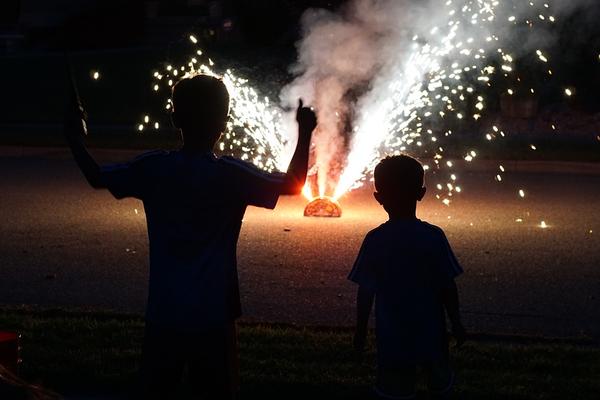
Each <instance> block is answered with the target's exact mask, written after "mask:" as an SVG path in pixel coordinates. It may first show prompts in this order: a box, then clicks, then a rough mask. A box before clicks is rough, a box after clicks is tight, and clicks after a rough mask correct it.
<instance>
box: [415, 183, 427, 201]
mask: <svg viewBox="0 0 600 400" xmlns="http://www.w3.org/2000/svg"><path fill="white" fill-rule="evenodd" d="M425 192H427V188H426V187H425V186H423V187H422V188H421V189H419V192H418V193H417V201H421V200H423V197H425Z"/></svg>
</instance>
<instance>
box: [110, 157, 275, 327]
mask: <svg viewBox="0 0 600 400" xmlns="http://www.w3.org/2000/svg"><path fill="white" fill-rule="evenodd" d="M102 176H103V180H104V182H105V184H106V186H107V188H108V189H109V190H110V192H111V193H112V194H113V195H114V196H115V197H116V198H117V199H121V198H124V197H135V198H138V199H141V200H142V201H143V203H144V209H145V212H146V220H147V224H148V238H149V245H150V277H149V289H148V290H149V292H148V304H147V308H146V319H147V320H148V321H149V322H152V323H154V324H158V325H162V326H166V327H171V328H175V329H180V330H182V331H202V330H205V329H210V328H214V327H219V326H223V324H226V323H228V322H230V321H232V320H234V319H236V318H238V317H239V316H240V315H241V306H240V295H239V287H238V274H237V264H236V245H237V240H238V236H239V233H240V228H241V224H242V218H243V216H244V212H245V210H246V207H247V206H248V205H253V206H258V207H265V208H270V209H273V208H275V204H276V203H277V199H278V197H279V194H280V192H281V185H282V183H283V181H284V176H285V175H284V174H280V173H273V174H269V173H266V172H263V171H261V170H259V169H258V168H256V167H255V166H253V165H252V164H249V163H246V162H243V161H241V160H238V159H235V158H231V157H220V158H217V157H215V155H214V154H212V153H210V152H209V153H206V154H195V155H193V154H188V153H185V152H183V151H174V152H164V151H158V152H150V153H147V154H144V155H142V156H140V157H138V158H136V159H134V160H133V161H131V162H129V163H126V164H119V165H112V166H107V167H103V168H102Z"/></svg>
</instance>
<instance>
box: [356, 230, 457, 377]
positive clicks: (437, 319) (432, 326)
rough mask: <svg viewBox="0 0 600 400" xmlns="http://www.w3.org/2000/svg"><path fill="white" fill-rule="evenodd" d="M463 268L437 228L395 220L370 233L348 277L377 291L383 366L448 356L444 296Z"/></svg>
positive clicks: (400, 365)
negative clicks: (442, 297)
mask: <svg viewBox="0 0 600 400" xmlns="http://www.w3.org/2000/svg"><path fill="white" fill-rule="evenodd" d="M462 272H463V270H462V268H461V267H460V265H459V263H458V261H457V260H456V257H455V256H454V253H453V252H452V249H451V248H450V244H449V243H448V240H447V239H446V235H445V234H444V232H443V231H442V229H440V228H438V227H437V226H434V225H431V224H428V223H427V222H423V221H421V220H419V219H411V220H393V221H388V222H386V223H384V224H383V225H381V226H379V227H378V228H376V229H374V230H372V231H371V232H369V233H368V234H367V236H366V237H365V240H364V242H363V244H362V247H361V249H360V252H359V254H358V257H357V259H356V262H355V263H354V267H353V269H352V272H351V273H350V275H349V277H348V279H350V280H351V281H353V282H355V283H357V284H359V285H360V286H361V287H364V288H366V289H368V290H371V291H373V292H374V293H375V323H376V336H377V359H378V365H379V366H381V367H387V368H396V367H403V366H408V365H415V364H422V363H427V362H431V361H434V360H439V359H441V358H442V357H443V356H444V354H445V353H446V351H447V341H446V324H445V314H444V307H443V303H442V300H441V297H440V296H441V292H442V289H444V288H445V287H448V285H450V284H451V282H452V280H453V279H454V278H455V277H457V276H458V275H460V274H461V273H462Z"/></svg>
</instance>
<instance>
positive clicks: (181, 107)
mask: <svg viewBox="0 0 600 400" xmlns="http://www.w3.org/2000/svg"><path fill="white" fill-rule="evenodd" d="M172 100H173V114H172V118H173V123H174V124H175V126H176V127H177V128H179V129H181V131H182V133H183V137H184V141H185V143H186V145H192V146H194V145H196V144H203V145H205V144H209V145H210V146H211V148H212V146H214V144H215V143H216V142H217V141H218V140H219V137H220V135H221V133H222V132H223V131H224V130H225V127H226V126H227V117H228V115H229V92H228V91H227V87H226V86H225V84H224V83H223V81H222V80H220V79H218V78H215V77H213V76H209V75H196V76H194V77H192V78H185V79H182V80H180V81H179V82H177V84H176V85H175V86H174V87H173V98H172Z"/></svg>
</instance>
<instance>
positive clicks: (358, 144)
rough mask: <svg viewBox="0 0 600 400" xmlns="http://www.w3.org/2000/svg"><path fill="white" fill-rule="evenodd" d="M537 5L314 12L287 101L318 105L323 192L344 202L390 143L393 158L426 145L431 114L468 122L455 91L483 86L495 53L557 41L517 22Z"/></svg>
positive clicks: (429, 4)
mask: <svg viewBox="0 0 600 400" xmlns="http://www.w3.org/2000/svg"><path fill="white" fill-rule="evenodd" d="M589 1H591V0H579V1H570V0H563V1H553V2H552V1H548V3H550V4H551V5H549V6H547V5H546V3H545V2H539V4H538V1H537V0H536V1H535V3H536V4H535V10H536V11H537V10H538V9H539V10H540V13H542V12H543V13H544V14H543V15H542V14H540V15H542V16H543V19H544V20H545V19H546V18H549V16H550V15H551V16H552V18H555V17H556V18H560V17H562V16H564V15H567V14H569V13H572V12H573V11H574V10H576V9H577V8H578V7H580V6H582V5H584V4H586V3H588V2H589ZM532 7H534V6H532V5H531V4H530V2H529V1H525V0H512V1H505V2H502V1H492V0H426V1H418V0H350V1H349V2H348V3H347V4H346V5H345V6H344V7H342V8H341V9H340V10H338V11H337V12H330V11H326V10H320V9H311V10H308V11H307V12H306V13H305V14H304V16H303V19H302V26H303V37H302V40H301V41H300V42H299V44H298V60H297V63H296V64H295V65H294V66H293V67H292V72H293V73H294V74H295V76H296V79H295V80H294V81H293V82H292V83H291V84H290V85H289V86H287V87H286V88H284V90H283V91H282V93H281V101H282V104H283V105H284V106H286V107H293V106H294V105H295V102H296V101H297V99H298V98H299V97H302V98H303V99H304V100H305V102H306V103H307V104H310V105H312V106H314V107H315V108H316V109H317V113H318V119H319V126H318V128H317V131H316V133H315V136H314V141H313V143H314V152H313V162H314V167H313V170H312V172H313V173H316V174H318V188H319V194H320V195H331V196H334V197H339V196H341V195H342V194H343V193H345V192H346V191H348V190H350V189H352V188H353V187H356V186H357V184H358V182H359V181H360V180H361V179H364V177H365V172H370V171H371V170H372V168H373V167H374V165H375V163H376V161H377V159H378V157H380V156H381V155H382V153H381V151H380V150H381V148H382V147H385V148H386V149H388V151H387V152H388V153H389V149H393V150H394V151H398V149H400V150H404V149H405V147H406V146H405V145H406V144H412V143H413V142H414V143H418V145H419V146H420V145H421V140H420V139H419V138H422V137H423V134H424V131H425V130H426V129H427V126H426V125H427V124H424V122H423V120H424V119H425V118H423V117H424V116H425V117H428V115H432V114H435V115H434V116H438V115H441V116H442V117H444V114H448V113H450V112H452V113H453V115H454V114H456V115H457V116H458V117H459V118H463V116H462V112H459V111H461V107H466V105H461V104H457V103H460V101H459V100H458V97H460V99H461V101H463V102H465V100H464V97H463V95H462V94H461V93H459V94H458V95H457V94H456V92H457V91H462V90H463V86H464V87H468V86H475V85H474V84H473V82H472V81H473V80H474V81H475V83H477V77H478V75H482V74H483V72H482V71H484V68H485V66H486V62H487V61H486V58H487V57H488V55H489V54H491V53H497V52H500V53H501V54H503V57H505V55H504V50H503V46H504V45H509V44H510V45H511V52H512V54H513V56H515V57H517V56H520V55H521V54H524V53H528V52H531V51H534V50H535V49H538V48H540V47H541V46H542V45H548V44H551V43H552V42H553V41H554V40H555V37H553V34H552V33H551V32H550V30H548V29H547V28H546V26H545V25H543V26H542V25H541V26H540V27H539V29H538V28H537V25H536V30H535V34H533V35H532V34H529V35H527V37H526V40H525V41H523V39H522V38H523V37H525V36H524V35H522V33H523V32H521V31H520V29H525V28H523V24H521V25H516V24H514V23H512V22H511V21H514V20H516V21H518V20H520V19H524V18H527V17H526V15H529V14H532ZM532 15H535V12H534V13H533V14H532ZM535 17H538V16H537V15H535ZM513 18H514V19H513ZM539 18H540V19H542V17H539ZM496 21H501V23H500V22H498V23H497V22H496ZM537 22H539V21H537V20H536V24H537ZM515 43H516V45H515ZM513 48H514V49H513ZM479 55H481V56H479ZM505 59H506V57H505ZM509 59H510V56H509ZM457 66H458V67H457ZM457 68H458V69H457ZM465 75H470V76H467V77H465ZM460 79H465V83H464V84H462V83H461V82H459V80H460ZM484 79H485V77H484ZM450 81H451V83H448V82H450ZM483 82H487V81H485V80H483ZM457 88H458V89H457ZM469 89H471V87H469ZM444 90H445V91H447V92H449V93H448V94H447V95H446V96H444V93H441V94H440V92H443V91H444ZM450 92H452V94H450ZM469 93H472V92H469ZM475 94H477V92H476V90H475ZM453 96H454V97H456V99H455V100H456V101H455V102H454V103H452V98H453ZM440 99H441V100H440ZM479 103H482V101H479ZM465 104H466V102H465ZM440 105H441V106H443V107H441V106H440ZM436 107H437V108H436ZM475 119H477V118H475ZM432 121H435V119H434V118H431V121H428V123H429V125H430V126H431V125H432ZM430 134H431V135H432V138H431V140H432V141H435V136H433V135H434V134H435V133H432V132H430Z"/></svg>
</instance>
